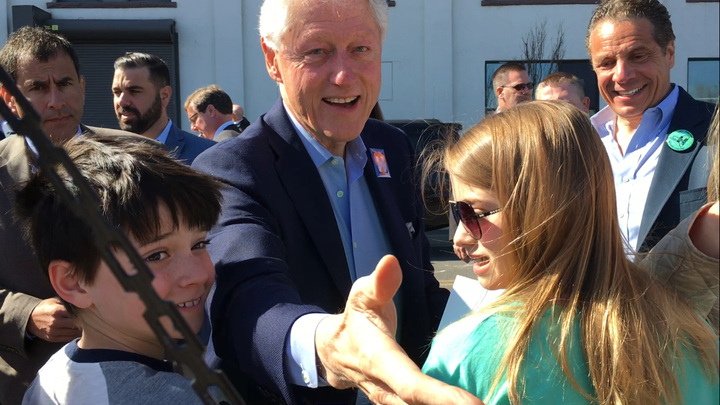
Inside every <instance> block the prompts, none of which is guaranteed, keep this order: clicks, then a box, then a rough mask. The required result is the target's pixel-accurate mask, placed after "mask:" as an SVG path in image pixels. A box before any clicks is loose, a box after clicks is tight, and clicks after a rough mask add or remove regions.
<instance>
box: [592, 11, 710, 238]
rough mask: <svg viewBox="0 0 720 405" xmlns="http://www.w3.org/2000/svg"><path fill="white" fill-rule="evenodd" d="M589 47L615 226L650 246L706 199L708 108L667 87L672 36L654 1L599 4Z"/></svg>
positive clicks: (667, 20) (672, 56)
mask: <svg viewBox="0 0 720 405" xmlns="http://www.w3.org/2000/svg"><path fill="white" fill-rule="evenodd" d="M586 47H587V50H588V53H589V55H590V61H591V63H592V66H593V69H594V70H595V73H596V74H597V78H598V87H599V89H600V94H602V96H603V98H604V99H605V101H606V102H607V104H608V106H607V107H606V108H604V109H602V110H601V111H600V112H598V113H597V114H596V115H594V116H593V117H592V123H593V125H594V126H595V129H597V131H598V133H599V134H600V137H601V138H602V141H603V143H604V144H605V147H606V149H607V151H608V154H609V155H610V162H611V163H612V166H613V172H614V175H615V187H616V191H617V204H618V215H619V220H620V228H621V230H622V232H623V235H624V236H625V238H626V240H627V241H628V243H629V245H630V247H631V248H633V249H634V250H637V251H647V250H649V249H651V248H652V247H653V246H654V245H655V244H656V243H657V242H658V241H659V240H660V239H661V238H662V237H663V236H664V235H665V234H666V233H667V232H668V231H670V230H671V229H673V228H674V227H675V226H677V225H678V224H679V223H680V221H682V220H683V219H684V218H686V217H687V216H689V215H690V214H691V213H693V212H695V211H697V210H698V209H699V208H700V207H701V206H702V205H703V203H704V202H705V201H706V191H707V190H706V188H707V179H708V175H709V170H708V167H707V166H708V165H707V161H708V159H707V146H706V144H705V136H706V133H707V129H708V126H709V124H710V120H711V115H712V111H713V106H712V105H711V104H709V103H705V102H701V101H697V100H695V99H693V98H692V96H690V95H689V94H688V93H687V92H686V91H685V90H683V89H682V88H681V87H680V86H678V85H676V84H674V83H672V82H670V69H672V68H673V66H675V34H674V33H673V29H672V23H671V22H670V14H669V13H668V11H667V9H666V8H665V6H664V5H662V4H661V3H660V2H659V1H657V0H604V1H602V2H600V4H599V5H598V7H597V8H596V9H595V11H594V12H593V15H592V18H591V20H590V24H589V26H588V31H587V37H586Z"/></svg>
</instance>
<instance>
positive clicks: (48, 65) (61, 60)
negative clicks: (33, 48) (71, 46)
mask: <svg viewBox="0 0 720 405" xmlns="http://www.w3.org/2000/svg"><path fill="white" fill-rule="evenodd" d="M44 73H52V74H54V75H60V76H71V77H72V78H74V79H77V78H79V74H78V71H77V67H76V66H75V63H73V60H72V59H71V58H70V56H69V55H68V54H66V53H65V52H62V51H56V52H53V53H51V54H47V55H41V56H40V57H38V56H36V55H33V54H32V53H30V52H27V53H25V54H23V55H21V56H20V57H19V58H18V61H17V78H16V79H20V77H21V75H28V74H44Z"/></svg>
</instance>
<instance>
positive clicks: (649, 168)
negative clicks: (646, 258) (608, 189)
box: [590, 84, 680, 253]
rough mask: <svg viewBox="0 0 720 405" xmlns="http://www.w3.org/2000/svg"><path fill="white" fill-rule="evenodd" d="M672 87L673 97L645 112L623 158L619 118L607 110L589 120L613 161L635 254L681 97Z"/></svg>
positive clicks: (628, 237)
mask: <svg viewBox="0 0 720 405" xmlns="http://www.w3.org/2000/svg"><path fill="white" fill-rule="evenodd" d="M673 86H674V88H673V90H672V91H671V92H670V94H668V96H667V97H665V99H664V100H663V101H661V102H660V104H658V105H657V107H652V108H648V109H647V110H645V112H644V113H643V117H642V121H641V122H640V125H639V126H638V128H637V130H636V131H635V134H633V136H632V138H631V139H630V143H629V144H628V145H627V148H626V150H625V154H624V155H623V154H622V152H620V147H619V146H618V143H617V141H616V140H615V125H616V120H617V114H615V112H614V111H613V110H611V109H610V107H605V108H603V109H602V110H600V112H598V113H597V114H595V115H594V116H593V117H592V118H591V119H590V121H592V124H593V126H594V127H595V129H596V130H597V131H598V134H599V135H600V139H601V140H602V142H603V145H605V149H606V150H607V152H608V156H609V157H610V164H611V166H612V170H613V176H614V178H615V193H616V197H617V209H618V217H619V218H618V220H619V223H620V230H621V231H622V234H623V237H624V238H625V240H626V241H627V242H628V244H629V246H630V247H631V248H632V249H634V250H637V249H638V248H639V247H640V246H639V245H641V244H642V243H643V241H641V240H640V241H639V240H638V237H639V234H640V224H641V223H642V218H643V212H644V211H645V204H646V202H647V196H648V193H649V192H650V186H651V184H652V180H653V176H654V175H655V168H656V167H657V163H658V159H659V158H660V151H661V150H662V144H663V142H665V138H666V135H667V131H668V128H669V127H670V121H671V120H672V117H673V114H674V113H675V106H676V105H677V101H678V95H679V94H680V91H679V87H678V86H676V85H674V84H673ZM628 253H630V252H628Z"/></svg>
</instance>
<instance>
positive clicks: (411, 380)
mask: <svg viewBox="0 0 720 405" xmlns="http://www.w3.org/2000/svg"><path fill="white" fill-rule="evenodd" d="M401 282H402V272H401V270H400V265H399V263H398V261H397V259H396V258H394V257H393V256H385V257H384V258H383V259H382V260H380V263H378V265H377V267H376V268H375V272H374V273H373V274H372V275H370V276H368V277H363V278H360V279H358V280H357V281H356V282H355V284H354V285H353V288H352V291H351V292H350V297H349V298H348V302H347V305H346V307H345V312H343V313H342V314H338V315H333V316H329V317H327V318H325V319H324V320H323V321H321V322H320V324H319V325H318V328H317V331H316V334H315V345H316V349H317V355H318V358H319V360H320V362H321V363H322V366H323V367H324V369H325V372H326V375H325V376H324V377H325V379H326V380H327V381H328V383H330V385H332V386H333V387H335V388H340V389H342V388H349V387H359V388H360V389H362V390H363V391H364V392H365V393H366V394H367V396H368V398H369V399H370V400H371V401H372V402H373V403H375V404H382V405H404V404H418V405H445V404H454V405H482V402H481V401H480V400H479V399H477V398H475V397H474V396H472V395H470V394H469V393H467V392H465V391H463V390H461V389H460V388H456V387H451V386H449V385H447V384H444V383H441V382H440V381H437V380H435V379H432V378H430V377H428V376H426V375H424V374H423V373H422V372H421V371H420V369H419V368H418V367H417V366H416V365H415V363H413V361H412V360H410V358H409V357H407V355H406V354H405V352H404V351H403V350H402V349H401V348H400V346H398V344H397V343H396V342H395V339H394V336H395V329H396V327H397V318H396V313H395V305H394V304H393V301H392V297H393V295H395V293H396V292H397V290H398V288H399V287H400V283H401ZM408 310H412V308H408Z"/></svg>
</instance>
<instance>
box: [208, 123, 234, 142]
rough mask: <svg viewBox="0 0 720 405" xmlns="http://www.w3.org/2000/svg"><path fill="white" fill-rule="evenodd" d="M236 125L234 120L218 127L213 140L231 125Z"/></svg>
mask: <svg viewBox="0 0 720 405" xmlns="http://www.w3.org/2000/svg"><path fill="white" fill-rule="evenodd" d="M232 124H235V123H234V122H233V121H232V120H231V121H228V122H226V123H224V124H222V125H220V126H219V127H218V129H216V130H215V135H213V138H215V137H216V136H218V134H219V133H220V132H222V131H224V130H225V128H227V127H229V126H230V125H232Z"/></svg>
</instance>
